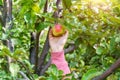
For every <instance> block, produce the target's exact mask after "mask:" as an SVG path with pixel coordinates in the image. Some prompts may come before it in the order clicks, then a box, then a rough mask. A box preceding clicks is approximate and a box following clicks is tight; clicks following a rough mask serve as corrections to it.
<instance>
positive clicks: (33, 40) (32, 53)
mask: <svg viewBox="0 0 120 80" xmlns="http://www.w3.org/2000/svg"><path fill="white" fill-rule="evenodd" d="M30 41H31V42H30V43H31V44H30V55H29V60H30V63H31V64H35V61H36V33H35V32H31V40H30Z"/></svg>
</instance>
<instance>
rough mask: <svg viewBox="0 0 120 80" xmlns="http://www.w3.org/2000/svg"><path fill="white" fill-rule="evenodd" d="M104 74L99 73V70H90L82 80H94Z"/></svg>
mask: <svg viewBox="0 0 120 80" xmlns="http://www.w3.org/2000/svg"><path fill="white" fill-rule="evenodd" d="M101 73H102V72H99V71H98V70H97V69H90V70H88V71H87V72H86V73H85V74H84V75H83V77H82V79H81V80H92V78H94V77H96V76H98V75H100V74H101Z"/></svg>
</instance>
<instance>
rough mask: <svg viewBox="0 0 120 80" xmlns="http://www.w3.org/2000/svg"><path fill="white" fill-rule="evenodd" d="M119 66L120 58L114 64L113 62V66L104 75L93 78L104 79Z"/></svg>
mask: <svg viewBox="0 0 120 80" xmlns="http://www.w3.org/2000/svg"><path fill="white" fill-rule="evenodd" d="M119 67H120V58H119V59H118V60H117V61H116V62H115V63H114V64H112V65H111V67H110V68H109V69H108V70H106V71H105V72H104V73H103V74H102V75H100V76H98V77H95V78H94V79H93V80H104V79H105V78H107V77H108V76H109V75H110V74H112V73H113V72H114V71H115V70H116V69H118V68H119Z"/></svg>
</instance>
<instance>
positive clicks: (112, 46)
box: [109, 37, 116, 53]
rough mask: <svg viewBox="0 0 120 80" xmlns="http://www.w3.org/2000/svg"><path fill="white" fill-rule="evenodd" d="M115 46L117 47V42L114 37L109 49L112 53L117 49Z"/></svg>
mask: <svg viewBox="0 0 120 80" xmlns="http://www.w3.org/2000/svg"><path fill="white" fill-rule="evenodd" d="M115 45H116V42H115V38H114V37H113V38H111V40H110V47H109V50H110V52H111V53H112V52H113V51H114V50H115V47H116V46H115Z"/></svg>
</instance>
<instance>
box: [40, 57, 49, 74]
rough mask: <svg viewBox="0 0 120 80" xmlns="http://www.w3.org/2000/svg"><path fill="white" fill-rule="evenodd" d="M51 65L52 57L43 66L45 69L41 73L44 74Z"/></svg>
mask: <svg viewBox="0 0 120 80" xmlns="http://www.w3.org/2000/svg"><path fill="white" fill-rule="evenodd" d="M50 65H51V59H49V61H48V62H47V64H45V65H44V66H43V67H44V68H43V69H42V70H41V75H43V74H44V73H45V71H46V70H47V69H48V67H49V66H50Z"/></svg>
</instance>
